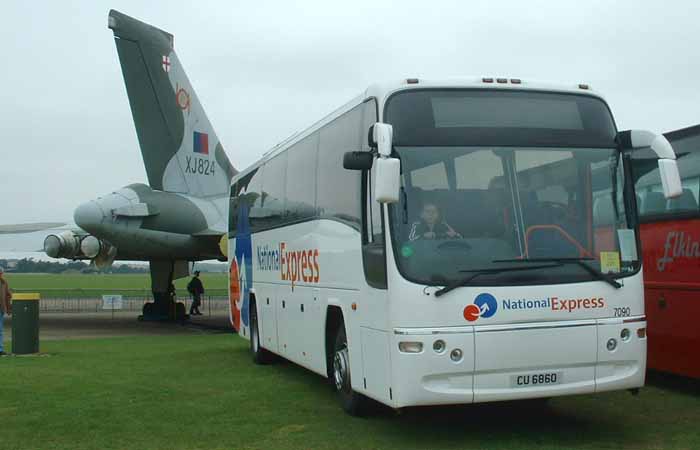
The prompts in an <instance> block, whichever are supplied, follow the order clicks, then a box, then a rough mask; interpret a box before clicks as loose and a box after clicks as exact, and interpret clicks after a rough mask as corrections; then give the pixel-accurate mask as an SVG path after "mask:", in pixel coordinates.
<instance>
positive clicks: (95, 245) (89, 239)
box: [80, 235, 105, 259]
mask: <svg viewBox="0 0 700 450" xmlns="http://www.w3.org/2000/svg"><path fill="white" fill-rule="evenodd" d="M104 247H105V245H104V243H103V242H102V241H101V240H99V239H97V238H96V237H95V236H92V235H90V236H85V237H84V238H83V240H82V241H80V252H81V253H82V254H83V255H84V256H85V257H87V258H90V259H92V258H94V257H96V256H97V255H99V254H100V251H102V249H103V248H104Z"/></svg>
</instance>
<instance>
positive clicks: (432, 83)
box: [236, 77, 604, 178]
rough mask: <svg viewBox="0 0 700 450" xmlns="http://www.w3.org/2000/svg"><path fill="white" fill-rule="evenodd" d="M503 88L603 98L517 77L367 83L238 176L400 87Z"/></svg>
mask: <svg viewBox="0 0 700 450" xmlns="http://www.w3.org/2000/svg"><path fill="white" fill-rule="evenodd" d="M423 88H426V89H438V88H439V89H504V90H528V91H546V92H558V93H562V94H579V95H581V94H582V95H589V96H592V97H598V98H600V99H602V100H604V99H603V97H602V96H601V95H600V94H599V93H597V92H596V91H593V90H592V89H591V88H590V87H589V86H588V85H586V84H563V83H552V82H547V81H528V80H523V79H519V78H508V77H466V78H446V79H422V78H404V79H400V80H393V81H387V82H382V83H374V84H371V85H370V86H369V87H368V88H367V89H366V90H365V91H364V92H362V93H361V94H360V95H358V96H356V97H355V98H353V99H352V100H350V101H349V102H347V103H345V104H344V105H342V106H340V107H339V108H337V109H335V110H334V111H332V112H331V113H329V114H327V115H326V116H324V117H323V118H321V119H320V120H318V121H316V122H315V123H313V124H312V125H311V126H309V127H307V128H306V129H304V130H301V131H298V132H296V133H294V134H292V135H291V136H289V137H288V138H286V139H284V140H283V141H282V142H280V143H278V144H277V145H275V146H274V147H272V148H271V149H270V150H268V151H267V152H265V153H264V154H263V156H262V157H261V158H260V159H259V160H257V161H256V162H255V163H253V164H251V166H250V167H248V168H247V169H246V170H244V171H243V172H242V173H241V174H239V176H238V177H236V178H240V176H241V175H245V174H246V173H248V172H250V171H251V170H252V169H253V168H255V167H257V166H259V165H260V164H262V163H264V162H265V161H267V160H268V159H272V158H273V157H274V156H276V155H277V154H279V153H280V152H282V151H284V150H285V149H287V148H288V147H291V146H292V145H294V144H296V143H297V142H299V141H301V140H302V139H304V138H305V137H307V136H309V135H310V134H312V133H314V132H316V131H317V130H319V129H320V128H321V127H323V126H324V125H326V124H327V123H329V122H331V121H332V120H334V119H335V118H337V117H339V116H341V115H343V114H344V113H346V112H347V111H349V110H351V109H352V108H354V107H355V106H357V105H359V104H361V103H362V102H364V101H365V100H368V99H370V98H376V99H377V101H378V102H379V105H380V108H381V105H383V104H384V101H385V100H386V99H387V98H388V97H389V96H390V95H392V94H394V93H396V92H398V91H402V90H412V89H423Z"/></svg>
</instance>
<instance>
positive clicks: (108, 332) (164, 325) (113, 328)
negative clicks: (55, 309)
mask: <svg viewBox="0 0 700 450" xmlns="http://www.w3.org/2000/svg"><path fill="white" fill-rule="evenodd" d="M138 316H139V313H138V312H133V311H129V312H115V313H114V316H112V314H111V313H110V312H99V313H93V312H83V313H41V316H40V318H39V340H40V341H46V340H60V339H93V338H106V337H117V336H162V335H174V334H192V333H195V334H196V333H199V334H201V333H233V330H232V329H231V325H230V324H229V318H228V314H226V313H225V312H217V313H216V314H211V315H203V316H194V317H192V318H191V319H190V320H188V321H186V322H184V323H177V322H145V321H140V320H138ZM11 337H12V316H5V340H6V341H9V340H10V339H11Z"/></svg>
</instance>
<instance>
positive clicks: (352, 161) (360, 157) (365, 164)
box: [343, 152, 374, 170]
mask: <svg viewBox="0 0 700 450" xmlns="http://www.w3.org/2000/svg"><path fill="white" fill-rule="evenodd" d="M373 163H374V155H372V153H370V152H346V153H345V154H344V155H343V168H345V169H348V170H369V169H371V168H372V164H373Z"/></svg>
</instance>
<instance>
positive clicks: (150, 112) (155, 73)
mask: <svg viewBox="0 0 700 450" xmlns="http://www.w3.org/2000/svg"><path fill="white" fill-rule="evenodd" d="M108 25H109V28H110V29H112V31H113V32H114V41H115V43H116V45H117V53H118V54H119V61H120V63H121V68H122V74H123V75H124V84H125V85H126V91H127V95H128V97H129V104H130V106H131V113H132V116H133V118H134V125H135V126H136V134H137V136H138V139H139V145H140V147H141V154H142V156H143V162H144V165H145V167H146V174H147V175H148V182H149V184H150V185H151V187H152V188H153V189H157V190H163V191H168V192H179V193H185V194H190V195H193V196H197V197H208V196H212V195H220V194H224V193H227V192H228V191H229V184H230V181H231V178H232V177H233V176H234V175H235V174H236V173H237V172H236V169H234V168H233V166H232V165H231V163H230V161H229V160H228V158H227V156H226V153H225V152H224V149H223V147H222V145H221V142H220V141H219V138H218V137H217V136H216V133H215V132H214V129H213V128H212V125H211V123H210V122H209V119H208V118H207V115H206V114H205V112H204V109H203V108H202V105H201V103H200V102H199V99H198V98H197V95H196V94H195V92H194V89H192V85H191V84H190V81H189V80H188V78H187V75H186V74H185V71H184V69H183V68H182V65H181V64H180V61H179V59H178V57H177V54H176V53H175V50H174V39H173V35H172V34H170V33H167V32H165V31H163V30H160V29H158V28H156V27H153V26H151V25H148V24H146V23H144V22H141V21H139V20H136V19H134V18H132V17H129V16H127V15H125V14H122V13H120V12H118V11H115V10H111V11H110V12H109V18H108Z"/></svg>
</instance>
